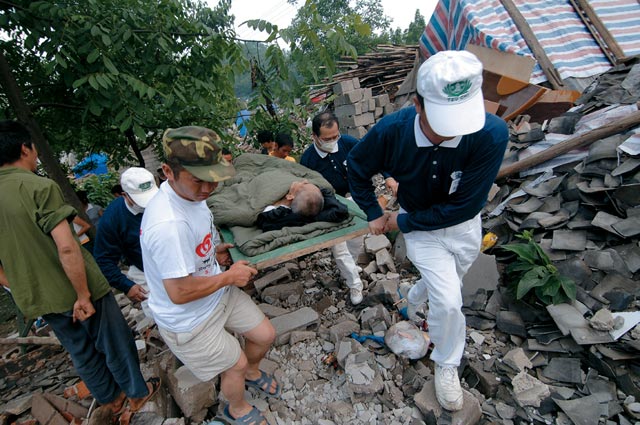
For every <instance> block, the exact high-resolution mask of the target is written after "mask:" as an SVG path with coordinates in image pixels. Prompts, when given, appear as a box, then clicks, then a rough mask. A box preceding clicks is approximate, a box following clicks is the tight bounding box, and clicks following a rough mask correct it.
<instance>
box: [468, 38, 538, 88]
mask: <svg viewBox="0 0 640 425" xmlns="http://www.w3.org/2000/svg"><path fill="white" fill-rule="evenodd" d="M465 49H466V50H467V51H469V52H471V53H473V54H474V55H476V56H477V57H478V59H480V62H482V66H483V68H484V69H486V70H488V71H491V72H493V73H495V74H500V75H504V76H506V77H509V78H512V79H514V80H519V81H523V82H525V84H526V83H527V82H529V80H530V79H531V73H532V72H533V67H534V66H535V65H536V60H535V59H534V58H532V57H530V56H520V55H514V54H513V53H507V52H501V51H499V50H494V49H490V48H488V47H484V46H476V45H475V44H467V47H465Z"/></svg>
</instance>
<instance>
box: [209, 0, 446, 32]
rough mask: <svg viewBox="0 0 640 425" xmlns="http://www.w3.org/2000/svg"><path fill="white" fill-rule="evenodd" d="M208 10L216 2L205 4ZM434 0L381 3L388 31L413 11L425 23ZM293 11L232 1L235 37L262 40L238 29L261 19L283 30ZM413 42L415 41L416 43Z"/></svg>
mask: <svg viewBox="0 0 640 425" xmlns="http://www.w3.org/2000/svg"><path fill="white" fill-rule="evenodd" d="M208 1H209V3H211V5H212V6H214V5H216V4H217V3H218V0H208ZM436 3H437V0H382V7H384V12H385V14H386V15H387V16H389V17H390V18H391V19H392V22H391V28H393V29H395V28H397V27H400V28H401V29H406V28H407V27H408V26H409V24H410V23H411V22H412V21H413V17H414V15H415V13H416V9H419V10H420V13H421V14H422V16H424V17H425V20H426V21H427V22H429V17H430V16H431V13H432V12H433V9H434V8H435V5H436ZM298 4H300V5H302V4H304V0H298ZM296 10H297V8H296V7H294V6H291V5H290V4H289V3H287V0H232V2H231V13H232V14H233V15H234V16H235V17H236V21H235V22H236V34H237V35H238V37H239V38H242V39H249V40H263V39H264V38H266V37H265V35H264V34H262V35H261V34H260V33H259V32H253V31H252V30H250V29H249V28H248V27H247V26H246V25H242V26H238V25H239V24H241V23H242V22H244V21H246V20H249V19H264V20H266V21H269V22H271V23H272V24H276V25H278V27H280V28H286V27H288V26H289V24H290V23H291V19H292V18H293V17H294V16H295V14H296ZM416 42H417V40H416Z"/></svg>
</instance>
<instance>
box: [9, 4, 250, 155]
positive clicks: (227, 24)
mask: <svg viewBox="0 0 640 425" xmlns="http://www.w3.org/2000/svg"><path fill="white" fill-rule="evenodd" d="M0 5H2V15H0V22H1V24H2V28H4V29H5V30H6V31H7V33H8V34H9V40H7V41H3V42H2V47H3V50H4V51H5V52H7V53H6V57H7V61H8V63H9V66H10V68H11V69H12V70H13V73H14V75H15V76H16V80H17V82H18V86H19V87H21V88H22V92H23V94H24V98H25V101H26V102H27V103H28V104H29V105H32V109H33V112H34V115H35V117H36V119H37V120H38V122H40V124H41V126H42V127H43V128H44V130H45V133H46V134H47V137H48V139H49V140H50V141H51V144H52V145H53V146H54V147H55V150H57V151H60V150H66V149H71V148H73V149H74V150H76V151H80V152H82V151H104V152H106V153H108V154H109V155H110V156H111V158H112V159H114V160H115V161H116V162H118V163H122V162H124V161H131V160H133V159H137V162H139V163H140V164H141V165H142V164H143V160H142V156H141V155H140V151H141V150H142V149H144V148H145V147H146V146H148V145H149V144H150V143H153V142H157V141H158V140H159V138H160V135H161V134H162V131H163V130H164V129H165V128H166V127H169V126H179V125H183V124H187V123H190V124H191V123H201V124H203V125H208V126H210V127H212V128H216V129H219V128H222V127H223V124H224V120H225V119H226V118H229V113H228V112H227V111H235V109H236V108H235V97H234V96H233V79H232V78H231V76H232V75H233V73H234V71H235V70H236V69H239V68H240V67H242V66H244V64H243V60H242V56H241V54H240V49H239V47H238V46H237V45H236V44H235V42H234V40H233V36H234V34H233V30H232V17H231V16H230V15H229V9H230V5H231V1H230V0H222V1H221V2H220V3H219V5H218V6H217V7H216V9H213V10H212V9H209V8H208V7H205V6H204V5H203V4H202V3H201V2H199V1H190V0H161V1H154V2H139V1H135V0H117V1H116V0H101V1H97V0H87V1H82V2H72V3H68V2H60V1H35V2H32V1H28V0H17V1H13V2H11V3H9V2H5V1H0ZM0 102H2V105H3V107H5V109H6V107H7V100H6V98H0ZM5 115H8V114H7V113H6V112H5ZM132 154H133V155H134V157H132V156H131V155H132Z"/></svg>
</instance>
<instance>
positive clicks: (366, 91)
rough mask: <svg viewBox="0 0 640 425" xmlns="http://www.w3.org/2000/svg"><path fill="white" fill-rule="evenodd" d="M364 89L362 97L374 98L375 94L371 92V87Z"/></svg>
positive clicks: (365, 98) (366, 98)
mask: <svg viewBox="0 0 640 425" xmlns="http://www.w3.org/2000/svg"><path fill="white" fill-rule="evenodd" d="M363 90H364V91H363V92H362V98H363V99H364V100H367V101H368V100H370V99H373V94H372V92H371V87H367V88H366V89H363Z"/></svg>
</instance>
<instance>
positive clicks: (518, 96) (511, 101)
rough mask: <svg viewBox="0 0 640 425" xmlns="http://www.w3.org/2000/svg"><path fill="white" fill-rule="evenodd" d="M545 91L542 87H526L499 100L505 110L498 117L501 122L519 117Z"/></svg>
mask: <svg viewBox="0 0 640 425" xmlns="http://www.w3.org/2000/svg"><path fill="white" fill-rule="evenodd" d="M546 91H547V89H545V88H544V87H540V86H535V85H533V84H531V85H528V86H527V87H526V88H524V89H522V90H520V91H518V92H516V93H513V94H510V95H509V96H506V97H504V98H503V99H501V100H500V105H503V106H506V107H507V109H506V110H505V111H504V112H503V113H502V115H500V116H501V117H502V119H503V120H505V121H509V120H512V119H514V118H515V117H517V116H518V115H520V114H521V113H522V112H523V111H524V110H526V109H527V108H529V107H531V106H533V105H534V104H535V103H536V102H537V101H538V99H540V97H542V95H543V94H544V93H545V92H546Z"/></svg>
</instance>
